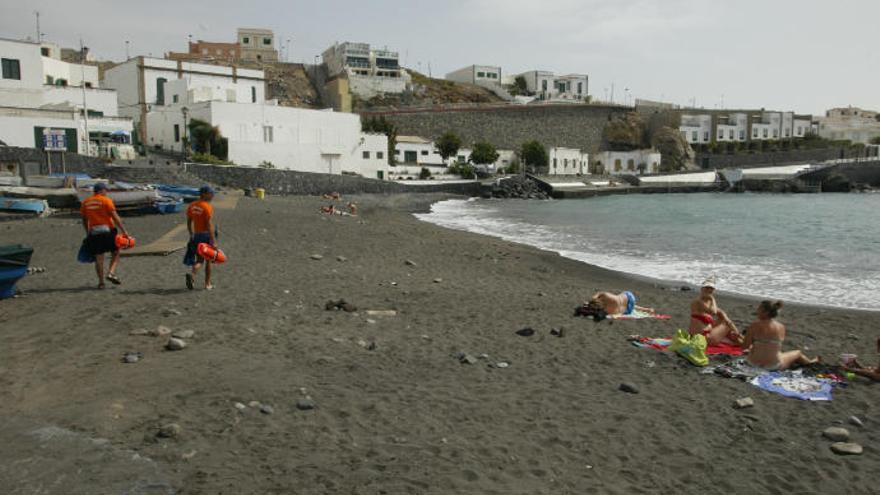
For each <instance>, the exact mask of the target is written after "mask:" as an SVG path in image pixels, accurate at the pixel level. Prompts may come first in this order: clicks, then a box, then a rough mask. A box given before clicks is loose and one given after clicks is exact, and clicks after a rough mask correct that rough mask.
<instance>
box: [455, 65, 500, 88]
mask: <svg viewBox="0 0 880 495" xmlns="http://www.w3.org/2000/svg"><path fill="white" fill-rule="evenodd" d="M446 79H447V80H448V81H455V82H460V83H466V84H476V85H478V86H486V85H492V86H499V85H501V67H495V66H492V65H469V66H467V67H464V68H461V69H458V70H456V71H452V72H450V73H449V74H446Z"/></svg>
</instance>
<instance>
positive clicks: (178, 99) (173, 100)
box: [171, 95, 180, 103]
mask: <svg viewBox="0 0 880 495" xmlns="http://www.w3.org/2000/svg"><path fill="white" fill-rule="evenodd" d="M171 101H172V102H174V103H177V102H179V101H180V95H173V96H171Z"/></svg>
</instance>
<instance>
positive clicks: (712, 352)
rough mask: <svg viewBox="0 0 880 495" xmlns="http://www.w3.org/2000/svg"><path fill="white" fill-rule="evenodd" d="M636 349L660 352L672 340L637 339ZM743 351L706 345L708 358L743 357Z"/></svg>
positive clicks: (665, 348) (734, 346)
mask: <svg viewBox="0 0 880 495" xmlns="http://www.w3.org/2000/svg"><path fill="white" fill-rule="evenodd" d="M631 342H632V344H633V345H634V346H636V347H648V348H651V349H657V350H659V351H665V350H668V347H669V344H671V343H672V338H653V337H641V336H639V337H635V338H633V339H632V340H631ZM742 353H743V351H742V349H741V348H740V347H739V346H737V345H733V344H725V343H721V344H718V345H708V344H707V345H706V355H707V356H742Z"/></svg>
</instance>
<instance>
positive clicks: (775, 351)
mask: <svg viewBox="0 0 880 495" xmlns="http://www.w3.org/2000/svg"><path fill="white" fill-rule="evenodd" d="M781 308H782V301H776V302H773V301H761V303H760V304H759V305H758V309H757V311H755V316H757V317H758V320H757V321H755V322H754V323H752V324H751V325H749V328H748V330H747V331H746V337H745V339H744V340H743V343H742V348H743V350H745V351H746V352H748V354H749V358H748V361H749V363H751V364H753V365H755V366H760V367H761V368H764V369H768V370H786V369H788V368H791V367H792V366H794V365H800V366H803V365H807V364H814V363H818V362H819V361H821V358H820V357H815V358H812V359H811V358H808V357H807V356H806V355H805V354H804V353H803V352H801V351H788V352H782V341H784V340H785V325H783V324H782V323H779V322H778V321H776V317H777V316H779V310H780V309H781Z"/></svg>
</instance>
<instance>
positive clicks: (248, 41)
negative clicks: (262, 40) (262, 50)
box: [241, 36, 251, 45]
mask: <svg viewBox="0 0 880 495" xmlns="http://www.w3.org/2000/svg"><path fill="white" fill-rule="evenodd" d="M250 43H251V39H250V38H248V37H247V36H245V37H244V38H242V39H241V44H242V45H249V44H250Z"/></svg>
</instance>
